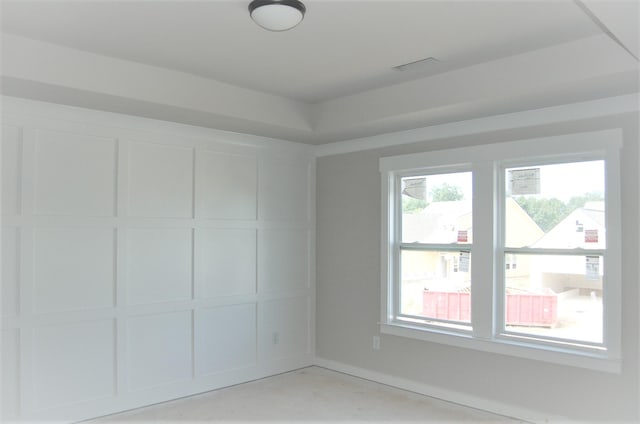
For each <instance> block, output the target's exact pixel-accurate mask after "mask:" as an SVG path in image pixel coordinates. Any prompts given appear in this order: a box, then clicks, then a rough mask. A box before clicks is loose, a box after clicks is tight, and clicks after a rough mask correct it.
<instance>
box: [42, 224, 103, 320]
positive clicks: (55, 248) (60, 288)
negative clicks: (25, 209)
mask: <svg viewBox="0 0 640 424" xmlns="http://www.w3.org/2000/svg"><path fill="white" fill-rule="evenodd" d="M33 243H34V248H33V251H34V258H33V262H34V269H33V309H34V312H37V313H44V312H58V311H69V310H80V309H96V308H106V307H111V306H113V304H114V287H115V282H114V266H115V263H114V244H115V243H114V229H113V228H84V227H76V228H36V229H35V230H34V237H33Z"/></svg>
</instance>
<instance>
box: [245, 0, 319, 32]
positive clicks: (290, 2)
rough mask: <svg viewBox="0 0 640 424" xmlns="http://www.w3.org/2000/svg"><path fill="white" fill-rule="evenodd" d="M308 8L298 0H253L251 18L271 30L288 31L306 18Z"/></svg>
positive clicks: (250, 7)
mask: <svg viewBox="0 0 640 424" xmlns="http://www.w3.org/2000/svg"><path fill="white" fill-rule="evenodd" d="M306 10H307V9H306V7H304V4H302V2H300V1H298V0H253V1H252V2H251V3H250V4H249V14H250V15H251V19H253V20H254V22H255V23H257V24H258V25H260V26H261V27H262V28H264V29H267V30H269V31H287V30H289V29H291V28H293V27H295V26H296V25H298V24H299V23H300V22H301V21H302V18H304V12H306Z"/></svg>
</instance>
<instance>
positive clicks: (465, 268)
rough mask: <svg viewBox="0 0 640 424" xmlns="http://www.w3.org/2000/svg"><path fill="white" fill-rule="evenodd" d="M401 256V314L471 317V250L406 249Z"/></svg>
mask: <svg viewBox="0 0 640 424" xmlns="http://www.w3.org/2000/svg"><path fill="white" fill-rule="evenodd" d="M401 256H402V257H401V274H402V275H401V280H402V281H401V286H400V299H401V305H400V310H401V314H403V315H415V316H420V317H425V318H437V319H442V320H450V321H459V322H466V323H469V322H470V321H471V293H470V292H471V290H470V288H471V272H470V271H471V257H470V254H469V252H466V251H463V252H460V251H444V252H443V251H434V250H428V251H426V250H403V251H402V252H401Z"/></svg>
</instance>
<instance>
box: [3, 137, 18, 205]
mask: <svg viewBox="0 0 640 424" xmlns="http://www.w3.org/2000/svg"><path fill="white" fill-rule="evenodd" d="M21 133H22V131H21V129H20V128H19V127H15V126H8V125H3V126H2V213H3V214H5V215H15V214H16V213H17V212H18V208H19V205H18V199H19V193H20V192H19V190H18V189H19V187H18V184H19V180H18V177H19V175H20V167H21V166H20V165H21V155H20V147H21Z"/></svg>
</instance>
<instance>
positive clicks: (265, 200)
mask: <svg viewBox="0 0 640 424" xmlns="http://www.w3.org/2000/svg"><path fill="white" fill-rule="evenodd" d="M259 181H260V183H259V195H258V198H259V207H258V212H259V214H258V216H259V217H260V218H261V219H265V220H270V221H295V222H306V221H307V220H308V217H309V198H310V193H309V161H308V160H302V159H300V160H295V159H291V158H263V159H262V160H260V164H259Z"/></svg>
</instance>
